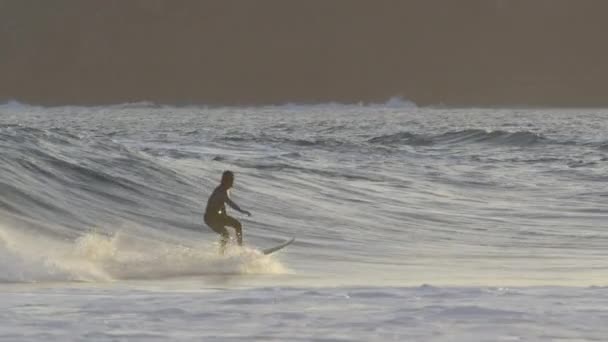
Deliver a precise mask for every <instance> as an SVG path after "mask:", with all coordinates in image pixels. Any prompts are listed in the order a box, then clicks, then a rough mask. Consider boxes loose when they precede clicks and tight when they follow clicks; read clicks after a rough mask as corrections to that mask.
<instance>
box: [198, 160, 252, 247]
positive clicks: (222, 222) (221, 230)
mask: <svg viewBox="0 0 608 342" xmlns="http://www.w3.org/2000/svg"><path fill="white" fill-rule="evenodd" d="M233 184H234V173H232V171H224V173H223V174H222V181H221V183H220V185H218V186H217V187H216V188H215V190H213V193H212V194H211V196H209V200H207V208H206V209H205V223H206V224H207V225H208V226H209V227H210V228H211V229H213V231H214V232H216V233H218V234H220V235H221V238H220V254H224V249H225V248H226V243H228V239H230V234H229V233H228V230H227V229H226V227H232V228H234V231H235V232H236V240H237V243H238V244H239V246H242V245H243V229H242V226H241V222H239V220H237V219H235V218H234V217H231V216H228V214H227V213H226V206H225V205H224V204H225V203H228V205H229V206H230V207H231V208H232V209H234V210H237V211H239V212H241V213H243V214H246V215H247V216H251V213H250V212H248V211H247V210H243V209H241V208H240V207H239V206H238V205H237V204H236V203H234V202H233V201H232V200H231V199H230V197H229V196H228V192H229V190H230V188H232V185H233Z"/></svg>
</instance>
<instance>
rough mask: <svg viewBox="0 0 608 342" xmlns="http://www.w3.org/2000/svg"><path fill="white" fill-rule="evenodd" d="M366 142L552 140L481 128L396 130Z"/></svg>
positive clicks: (508, 142) (423, 143)
mask: <svg viewBox="0 0 608 342" xmlns="http://www.w3.org/2000/svg"><path fill="white" fill-rule="evenodd" d="M368 142H369V143H371V144H382V145H412V146H426V145H435V144H446V145H449V144H460V143H492V144H500V145H520V146H528V145H534V144H538V143H551V142H552V141H551V140H549V139H547V138H545V137H544V136H542V135H540V134H537V133H532V132H529V131H518V132H506V131H501V130H497V131H486V130H482V129H465V130H460V131H452V132H446V133H443V134H439V135H424V134H414V133H410V132H398V133H394V134H387V135H380V136H377V137H374V138H371V139H369V140H368ZM556 143H557V142H556Z"/></svg>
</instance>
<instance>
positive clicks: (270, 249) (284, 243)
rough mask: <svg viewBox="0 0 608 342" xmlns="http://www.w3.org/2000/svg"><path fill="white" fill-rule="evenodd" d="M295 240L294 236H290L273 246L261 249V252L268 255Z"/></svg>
mask: <svg viewBox="0 0 608 342" xmlns="http://www.w3.org/2000/svg"><path fill="white" fill-rule="evenodd" d="M295 240H296V237H295V236H294V237H292V238H291V239H289V240H285V241H284V242H283V243H281V244H279V245H276V246H274V247H270V248H266V249H263V250H262V254H265V255H268V254H272V253H274V252H276V251H278V250H281V249H283V248H285V247H287V246H289V245H291V243H292V242H294V241H295Z"/></svg>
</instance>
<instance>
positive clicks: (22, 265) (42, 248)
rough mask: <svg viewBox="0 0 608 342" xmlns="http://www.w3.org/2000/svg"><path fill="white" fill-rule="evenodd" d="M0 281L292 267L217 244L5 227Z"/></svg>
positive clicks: (250, 271)
mask: <svg viewBox="0 0 608 342" xmlns="http://www.w3.org/2000/svg"><path fill="white" fill-rule="evenodd" d="M0 253H1V255H0V281H1V282H47V281H84V282H99V281H102V282H106V281H117V280H121V279H123V280H124V279H164V278H171V277H185V276H205V275H219V274H226V275H238V274H283V273H286V272H288V271H289V270H288V269H287V268H286V267H284V266H283V265H282V264H281V263H280V262H279V261H278V260H277V259H276V258H273V257H272V256H267V255H263V254H261V252H260V251H258V250H256V249H253V248H248V247H243V248H239V247H236V246H233V247H231V248H228V250H227V252H226V254H225V255H224V256H220V255H218V248H217V246H214V245H212V244H205V245H200V246H192V245H190V246H188V247H187V246H184V245H180V244H176V243H175V242H166V241H154V240H152V239H144V238H137V237H135V236H130V235H126V234H124V233H120V232H119V233H116V234H113V235H111V236H107V235H102V234H98V233H94V232H93V233H88V234H84V235H82V236H81V237H79V238H77V239H76V240H73V241H71V240H70V241H62V240H56V239H52V238H50V237H32V236H29V235H27V234H23V233H16V232H15V231H14V230H12V229H9V228H7V227H6V226H4V227H0Z"/></svg>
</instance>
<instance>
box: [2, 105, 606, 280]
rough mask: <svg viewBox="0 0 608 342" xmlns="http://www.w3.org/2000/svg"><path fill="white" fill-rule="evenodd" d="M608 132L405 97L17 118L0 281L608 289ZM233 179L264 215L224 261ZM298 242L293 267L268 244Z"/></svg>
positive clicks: (11, 118) (8, 167) (13, 113)
mask: <svg viewBox="0 0 608 342" xmlns="http://www.w3.org/2000/svg"><path fill="white" fill-rule="evenodd" d="M607 116H608V111H605V110H585V111H575V110H548V109H547V110H526V109H447V108H443V109H442V108H416V107H415V106H411V105H407V106H406V105H402V104H401V102H400V104H399V105H395V101H389V103H386V104H378V105H369V106H357V105H339V104H329V105H315V106H306V105H285V106H272V107H248V108H237V107H232V108H206V107H195V106H190V107H179V108H178V107H170V106H158V105H154V104H151V103H138V104H126V105H115V106H108V107H53V108H44V107H32V106H27V105H21V104H16V103H10V104H7V105H3V106H0V190H1V191H0V212H1V213H2V214H1V216H0V259H1V260H2V261H1V262H0V274H1V276H0V282H40V281H113V280H120V279H163V278H170V277H182V276H206V275H211V274H230V275H239V274H250V273H254V274H284V273H294V272H295V273H297V274H304V275H310V276H311V277H312V278H313V279H318V280H319V281H321V279H323V281H324V282H326V283H327V282H331V281H334V282H339V283H352V284H367V285H369V284H374V283H382V284H421V283H439V284H488V285H489V284H505V283H509V284H517V285H526V284H550V285H558V284H596V283H601V282H605V281H606V279H608V277H607V275H608V272H607V271H606V270H605V269H604V268H598V265H601V263H602V262H603V259H602V255H603V249H604V247H605V245H606V243H607V242H608V229H606V228H608V224H607V222H608V220H607V219H608V209H606V206H605V203H606V198H608V197H607V196H608V192H606V190H605V183H606V180H607V179H608V178H607V176H606V175H607V174H608V173H607V171H608V167H607V165H608V154H607V151H608V149H607V148H606V146H608V133H607V132H608V123H607V122H608V120H606V117H607ZM226 169H231V170H233V171H235V173H236V177H237V178H236V187H235V191H234V194H233V197H234V199H235V201H236V202H237V203H239V204H240V205H241V206H243V207H244V208H246V209H248V210H250V211H251V212H253V214H254V215H253V216H252V217H251V218H240V219H241V220H242V221H243V223H244V226H245V240H246V243H247V245H248V246H249V247H246V248H243V249H237V248H233V249H232V250H230V251H229V253H228V255H226V256H224V257H220V256H218V255H217V246H216V245H215V243H216V241H217V236H216V235H215V234H214V233H213V232H211V231H210V230H209V229H208V228H207V227H205V225H204V224H203V222H202V214H203V210H204V205H205V201H206V199H207V196H208V195H209V194H210V192H211V191H212V189H213V187H214V186H215V185H216V184H217V182H218V180H219V177H220V174H221V172H222V171H223V170H226ZM237 216H238V215H237ZM291 235H295V236H297V242H296V243H295V244H294V245H293V246H290V247H289V249H288V252H286V253H283V254H281V256H263V255H261V253H260V252H259V250H258V249H256V248H255V246H259V247H265V246H268V245H271V244H273V243H276V242H277V241H280V239H281V238H283V237H287V236H291ZM591 274H592V276H590V275H591ZM315 277H317V278H315ZM307 279H310V278H307ZM328 279H333V280H331V281H330V280H328Z"/></svg>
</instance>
